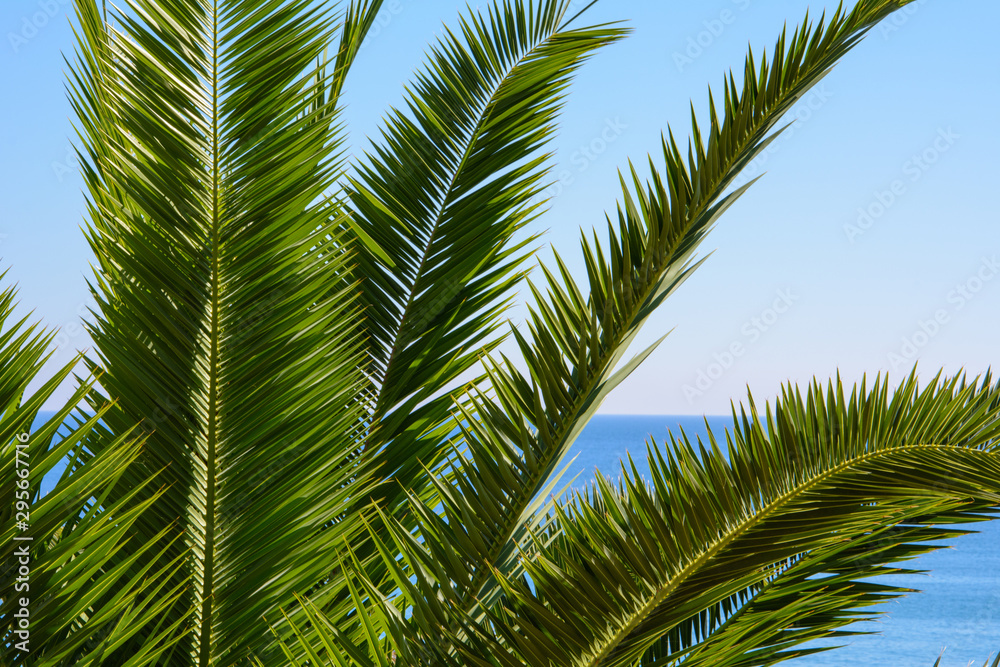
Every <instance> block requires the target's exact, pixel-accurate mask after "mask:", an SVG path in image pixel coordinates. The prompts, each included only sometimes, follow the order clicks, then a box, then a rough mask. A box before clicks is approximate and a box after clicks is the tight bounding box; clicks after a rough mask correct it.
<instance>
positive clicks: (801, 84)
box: [429, 0, 906, 607]
mask: <svg viewBox="0 0 1000 667" xmlns="http://www.w3.org/2000/svg"><path fill="white" fill-rule="evenodd" d="M904 4H906V2H893V1H888V0H882V1H874V2H859V3H858V4H857V5H856V6H855V7H854V9H853V10H852V11H851V12H849V13H843V12H841V11H837V12H836V13H835V14H834V15H833V16H832V17H831V18H830V19H829V21H827V20H825V18H824V19H821V20H820V21H819V22H818V24H816V25H812V24H810V22H809V20H808V16H807V17H806V21H805V22H804V24H803V27H802V28H799V29H797V30H796V31H794V32H793V33H792V34H791V36H787V35H786V34H783V35H782V37H781V38H780V39H779V41H778V43H777V45H776V47H775V49H774V54H773V57H772V58H771V60H770V62H769V61H768V60H767V58H766V57H765V58H762V59H761V60H760V61H759V62H758V61H757V60H756V59H755V58H754V57H753V55H752V54H751V56H750V57H749V58H748V59H747V62H746V67H745V73H744V82H743V85H742V87H738V86H737V84H736V82H735V79H734V78H733V77H732V76H730V77H729V78H728V79H727V80H726V81H725V85H724V95H723V101H722V105H721V108H717V107H716V104H715V102H714V100H712V99H710V121H711V122H710V127H709V130H708V132H707V133H706V134H704V136H703V132H702V130H701V128H700V126H699V124H698V122H697V120H695V121H694V123H693V128H692V132H693V137H692V141H691V143H690V144H689V146H688V151H687V155H686V156H685V154H684V153H682V151H681V149H680V148H679V147H678V145H677V144H676V142H675V141H674V139H673V135H672V133H670V138H669V139H665V140H664V143H663V159H664V162H665V164H666V169H665V173H663V174H661V173H660V172H659V171H657V170H656V168H655V167H653V164H652V161H650V168H651V170H652V177H651V180H650V182H649V183H647V184H645V185H644V184H642V182H641V180H640V178H639V176H638V174H637V173H636V171H635V170H634V169H633V170H632V173H631V180H632V186H631V187H630V186H629V185H628V184H626V182H625V180H624V179H622V189H623V196H624V202H623V204H622V205H621V206H620V207H619V209H618V221H617V224H613V223H612V222H611V220H610V218H609V220H608V236H609V242H608V244H607V245H608V247H607V248H603V247H602V244H601V243H600V242H599V241H598V240H597V238H596V235H595V239H594V240H593V242H591V241H589V240H588V239H587V238H586V236H584V238H583V239H582V245H583V251H584V259H585V260H586V266H587V275H588V286H587V287H588V288H589V293H587V291H586V290H585V289H584V288H582V287H580V286H579V285H577V283H576V281H575V280H574V279H573V278H572V277H571V276H570V274H569V272H568V270H567V269H566V266H565V264H564V263H563V262H562V260H561V259H559V257H558V255H557V258H556V260H557V269H556V270H552V271H550V270H549V269H548V268H546V267H542V268H543V273H544V275H545V280H546V284H547V289H546V291H545V292H544V293H543V292H542V290H540V289H538V288H535V287H534V286H532V290H533V292H534V294H535V296H536V303H537V307H536V308H535V309H533V310H532V312H531V315H530V321H529V329H530V333H529V334H528V335H527V336H524V335H522V334H521V333H519V332H518V331H517V330H514V331H513V334H514V336H515V337H516V339H517V341H518V343H519V346H520V350H521V353H522V357H523V361H524V363H525V364H526V365H527V369H528V370H527V373H522V372H521V371H520V370H519V366H520V364H519V362H517V361H511V360H508V359H506V358H505V359H504V360H503V361H502V363H491V364H488V366H487V371H488V374H489V383H488V385H487V389H488V391H487V390H482V391H481V390H480V389H479V388H478V387H477V388H475V389H474V390H473V392H472V393H471V395H470V396H469V397H468V400H467V401H465V402H464V403H463V404H462V406H461V408H460V410H461V415H460V420H461V422H462V423H464V424H466V425H467V426H466V427H465V431H464V433H463V436H464V437H463V439H462V443H461V447H460V448H459V452H460V453H458V454H455V455H454V456H453V457H452V458H453V460H457V461H458V463H457V464H453V463H451V462H449V463H447V464H445V465H444V466H442V467H441V468H440V469H439V470H438V476H439V478H440V479H442V480H447V483H448V484H450V485H451V486H452V487H453V488H454V489H455V491H454V492H453V493H450V494H447V493H444V492H443V491H442V492H441V493H442V494H443V497H444V498H445V507H446V512H447V514H448V515H449V517H450V520H449V521H448V523H447V525H442V527H441V529H440V530H441V531H442V532H441V534H440V535H438V539H439V541H440V542H441V543H442V544H458V545H461V546H462V549H461V550H460V552H461V557H462V558H463V559H464V560H465V562H466V566H465V569H466V571H467V572H468V573H469V576H470V578H469V580H468V583H467V593H468V595H469V599H470V603H469V604H473V603H472V602H471V600H473V599H475V600H478V601H479V603H482V604H483V605H485V606H486V607H489V606H490V605H492V604H494V603H495V602H496V601H497V600H498V599H499V598H500V597H501V596H502V594H503V591H502V590H501V588H499V587H498V586H497V585H496V582H495V580H494V579H493V570H494V569H497V570H499V571H500V572H501V573H503V574H504V575H506V576H507V577H510V578H516V577H517V576H518V575H519V573H520V565H519V558H518V551H519V550H522V549H530V548H531V540H530V539H529V536H530V533H531V532H532V531H538V530H541V529H542V525H543V524H544V522H545V518H544V517H545V511H540V510H542V504H543V501H544V496H543V495H540V492H542V491H543V490H544V491H545V492H546V493H548V492H549V491H550V490H551V485H552V484H553V473H554V472H555V471H556V470H557V467H558V466H559V464H560V461H561V460H562V459H563V457H564V455H565V453H566V452H567V451H568V449H569V447H570V446H571V445H572V443H573V441H574V440H575V439H576V437H577V436H578V435H579V433H580V432H581V431H582V429H583V427H584V426H585V425H586V424H587V422H588V421H589V419H590V418H591V417H592V416H593V415H594V414H595V413H596V411H597V410H598V408H599V407H600V405H601V403H602V402H603V400H604V398H605V397H606V396H607V395H608V394H609V393H610V391H612V390H613V389H614V388H615V387H616V386H617V385H618V384H619V383H620V382H621V381H622V380H624V379H625V378H626V377H627V376H628V375H629V374H630V373H631V372H632V370H634V369H635V368H636V367H637V366H638V364H640V363H641V362H642V361H643V360H644V359H645V358H646V357H647V356H648V355H649V353H650V352H652V350H653V349H654V348H655V347H656V344H654V345H653V346H651V347H650V348H648V349H647V350H645V351H643V352H641V353H640V354H638V355H636V356H635V357H633V358H632V359H631V360H628V361H625V362H624V363H623V359H624V355H625V353H626V351H627V349H628V347H629V345H630V344H631V342H632V341H633V340H634V339H635V337H636V335H637V334H638V332H639V330H640V328H641V327H642V325H643V324H644V323H645V321H646V320H647V319H648V318H649V316H650V314H651V313H652V312H653V310H655V309H656V308H657V307H659V306H660V305H661V304H662V303H663V302H664V301H665V299H666V298H667V297H668V296H669V295H670V294H672V293H673V292H674V291H675V290H676V289H677V288H678V287H679V286H680V285H681V284H682V283H683V281H684V280H685V279H686V278H687V277H688V276H689V275H690V274H691V273H692V272H693V271H694V270H695V269H696V268H697V267H698V266H699V264H700V261H696V260H695V259H694V253H695V251H696V249H697V248H698V246H699V244H700V243H701V241H702V240H703V239H704V238H705V235H706V234H707V233H708V232H709V231H710V230H711V228H712V226H713V225H714V223H715V221H716V220H717V219H718V218H719V216H721V215H722V213H724V212H725V210H726V209H727V208H728V207H729V206H731V205H732V204H733V202H734V201H735V200H736V199H737V198H738V197H739V196H740V195H741V194H742V193H743V192H744V191H745V190H746V188H747V187H749V184H748V185H746V186H743V187H741V188H738V189H735V190H733V189H732V188H731V185H732V183H733V181H734V179H735V178H736V176H737V175H738V174H739V172H740V171H741V170H742V169H743V168H744V167H745V166H746V165H747V164H748V163H749V162H750V161H751V160H753V158H754V157H755V156H756V155H758V154H759V153H760V151H762V150H763V149H764V148H765V147H766V146H767V145H768V143H769V142H770V141H772V140H773V139H774V137H775V136H776V134H775V133H774V132H772V130H773V128H775V127H776V125H777V123H778V122H779V120H780V118H781V117H782V115H783V114H784V113H785V112H786V111H787V110H788V109H789V108H790V107H791V106H792V105H793V104H794V103H795V101H796V100H798V99H799V98H800V97H801V96H802V95H803V94H804V93H805V92H806V91H807V90H808V89H809V88H810V86H812V85H813V84H815V83H816V82H817V81H819V80H820V79H821V78H822V77H823V76H825V75H826V73H827V72H828V71H829V70H830V68H831V67H833V65H834V64H835V63H836V62H837V61H838V60H839V59H840V58H841V57H842V56H843V55H844V54H845V53H847V52H848V51H849V50H850V49H851V48H852V47H853V46H854V45H855V44H857V43H858V41H859V40H860V39H861V38H862V37H863V36H864V35H865V33H866V32H867V31H868V30H870V29H871V28H872V27H873V26H874V25H875V24H876V23H877V22H878V21H880V20H881V19H882V18H884V17H885V16H886V15H888V14H889V13H891V12H892V11H893V10H895V9H897V8H899V7H900V6H902V5H904ZM720 111H721V112H722V113H721V114H720ZM701 261H703V260H701ZM661 340H662V339H661ZM463 450H464V452H465V453H462V452H463ZM546 485H548V486H546ZM434 504H435V503H430V504H429V506H431V507H433V506H434ZM465 517H474V519H471V520H469V521H470V522H467V520H466V519H465ZM553 530H554V531H557V530H558V528H557V527H555V526H554V527H553ZM549 532H552V531H549ZM473 534H475V535H477V536H478V538H477V539H476V540H475V541H470V539H469V537H471V536H472V535H473Z"/></svg>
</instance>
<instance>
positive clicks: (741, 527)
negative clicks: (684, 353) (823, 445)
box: [585, 444, 968, 667]
mask: <svg viewBox="0 0 1000 667" xmlns="http://www.w3.org/2000/svg"><path fill="white" fill-rule="evenodd" d="M921 450H938V451H941V450H944V451H957V452H964V451H967V450H968V448H967V447H960V446H955V445H937V444H916V445H901V446H897V447H891V448H888V449H884V450H878V451H874V452H867V453H864V454H861V455H859V456H856V457H853V458H849V459H847V460H845V461H843V462H841V463H840V464H838V465H836V466H834V467H833V468H830V469H829V470H825V471H823V472H820V473H819V474H817V475H815V476H813V477H810V478H809V479H806V480H804V481H803V482H801V483H800V484H798V485H797V486H795V487H793V488H792V489H790V490H788V491H786V492H785V493H784V494H782V495H780V496H778V497H777V498H775V499H774V500H772V501H771V502H769V503H768V504H767V505H765V506H764V507H762V508H761V509H760V510H758V511H757V512H754V513H753V514H751V515H750V517H749V518H748V519H745V520H744V521H742V522H741V523H739V524H738V525H737V526H735V527H734V528H732V529H731V530H729V531H728V532H726V533H724V534H723V535H721V536H720V537H719V538H718V539H717V540H716V541H715V542H714V544H712V545H711V546H709V547H708V548H707V549H705V550H704V551H703V552H702V553H701V554H700V555H699V556H698V557H697V558H695V559H693V560H692V561H691V562H690V563H689V564H688V565H686V566H685V567H684V568H683V569H682V570H681V571H680V572H678V573H677V574H676V575H675V576H674V577H672V578H671V579H670V580H669V581H667V582H665V583H664V584H663V585H662V586H661V587H660V590H658V591H657V592H656V593H655V594H654V595H653V596H652V597H651V598H650V599H649V601H648V602H646V603H645V604H643V605H642V607H641V608H640V609H639V610H637V611H636V612H635V613H634V614H632V615H631V619H630V620H629V622H628V623H626V624H625V625H624V626H622V627H621V628H620V629H619V630H618V631H616V632H614V633H612V635H611V636H610V637H609V638H608V639H607V640H606V641H603V642H600V641H598V642H595V643H597V644H598V645H603V646H601V649H600V650H599V651H598V653H596V654H594V655H593V656H592V657H591V658H590V659H588V661H587V662H586V663H585V664H587V665H590V666H591V667H600V664H601V660H603V659H604V658H605V657H607V656H608V655H609V654H610V653H611V652H612V651H613V650H614V649H615V648H616V647H617V646H618V645H619V644H620V643H621V641H622V640H623V639H624V638H625V637H627V636H628V634H629V633H630V632H631V631H632V630H634V629H635V628H636V627H637V626H638V625H639V624H640V623H642V621H643V620H645V619H646V618H647V617H648V616H649V615H650V614H651V613H652V612H653V611H654V610H655V608H656V607H657V606H658V605H659V604H660V603H661V602H663V600H664V599H666V597H667V596H668V595H670V593H672V592H673V591H675V590H676V589H677V588H678V587H679V586H680V585H681V584H683V583H684V581H686V580H687V579H688V578H689V577H690V576H692V575H694V574H696V573H697V571H698V570H699V568H700V567H701V566H702V565H704V564H705V563H707V562H709V561H710V560H711V559H712V558H714V557H715V556H717V555H718V554H719V553H720V552H721V551H722V550H723V549H725V548H726V547H728V546H729V545H731V544H732V543H733V542H735V541H736V540H737V539H738V538H739V537H740V536H742V535H744V534H746V533H747V532H749V531H750V530H751V529H752V528H754V527H755V526H757V525H758V524H760V523H762V522H763V521H764V520H765V519H767V518H769V517H770V516H772V515H774V514H776V513H777V512H779V511H780V510H781V509H782V507H784V506H786V505H788V504H790V503H791V502H792V501H794V500H795V499H797V498H799V497H801V496H803V495H805V494H806V493H808V492H809V491H810V490H813V489H815V488H817V487H818V486H820V485H822V484H824V483H826V482H828V481H829V480H830V479H832V478H834V477H837V476H839V475H841V474H843V473H846V472H849V471H850V470H852V469H853V468H856V467H859V466H863V465H864V464H866V463H871V462H874V461H876V460H878V459H891V458H892V457H894V456H898V455H900V454H907V453H910V452H916V451H921Z"/></svg>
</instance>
